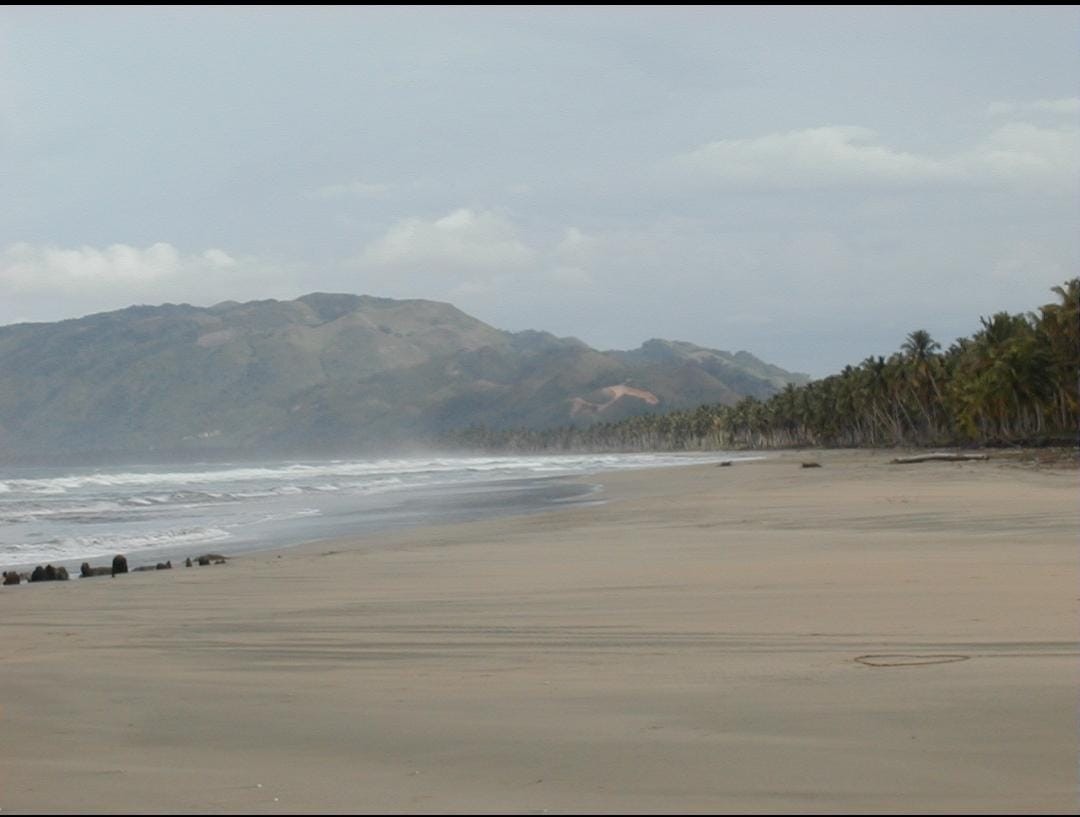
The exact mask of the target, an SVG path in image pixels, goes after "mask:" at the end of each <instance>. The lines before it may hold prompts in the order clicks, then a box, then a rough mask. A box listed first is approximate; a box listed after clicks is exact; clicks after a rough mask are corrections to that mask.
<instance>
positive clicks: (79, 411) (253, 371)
mask: <svg viewBox="0 0 1080 817" xmlns="http://www.w3.org/2000/svg"><path fill="white" fill-rule="evenodd" d="M807 379H808V378H806V376H804V375H797V374H792V373H790V372H785V371H784V370H782V369H778V368H776V367H775V366H770V365H768V364H765V363H762V362H761V361H760V360H758V359H757V358H755V357H753V356H752V355H750V354H748V353H746V352H738V353H736V354H734V355H732V354H729V353H727V352H719V351H715V350H710V349H702V348H701V347H697V346H693V345H692V344H688V343H679V342H671V341H661V340H652V341H649V342H648V343H646V344H644V345H643V346H642V347H641V348H640V349H637V350H634V351H629V352H619V351H611V352H600V351H597V350H595V349H592V348H590V347H589V346H587V345H586V344H584V343H582V342H581V341H579V340H576V339H573V338H558V337H555V336H554V335H551V334H548V333H546V332H532V331H529V332H517V333H512V332H504V331H501V330H498V329H495V328H493V327H491V326H488V325H487V324H485V323H482V322H481V321H478V320H476V319H475V318H472V317H470V316H468V315H466V314H465V313H463V312H461V311H460V310H458V309H455V308H454V307H453V306H451V305H449V304H444V303H437V302H433V301H422V300H408V301H396V300H391V299H387V298H373V297H368V296H356V295H333V294H324V293H314V294H311V295H305V296H304V297H302V298H298V299H297V300H295V301H286V302H281V301H274V300H267V301H254V302H251V303H236V302H232V301H229V302H225V303H221V304H218V305H216V306H213V307H209V308H199V307H193V306H189V305H186V304H181V305H174V304H166V305H164V306H132V307H129V308H127V309H122V310H119V311H116V312H107V313H102V314H97V315H90V316H88V317H85V318H79V319H77V320H67V321H61V322H58V323H39V324H17V325H13V326H5V327H0V456H2V457H3V458H4V459H8V460H9V461H10V460H14V459H19V460H35V459H60V458H65V457H80V458H87V457H91V458H92V457H100V456H111V455H116V456H128V457H139V456H145V457H153V456H158V457H169V456H177V455H184V456H213V455H222V456H225V455H227V456H237V455H254V454H261V453H282V452H294V453H301V452H303V453H311V454H326V453H332V452H342V451H349V450H352V451H359V450H371V449H373V448H390V447H394V446H400V445H403V444H406V443H408V442H410V441H416V440H423V439H425V438H430V437H431V436H432V435H437V434H439V433H442V432H446V431H450V430H453V429H458V428H462V427H465V426H473V425H485V426H488V427H491V428H510V427H530V428H544V427H551V426H557V425H565V424H568V423H572V424H588V423H594V422H597V421H598V420H604V421H608V420H618V419H623V418H626V417H629V416H633V415H636V414H642V413H651V412H662V411H669V410H671V409H675V408H680V407H688V406H694V405H698V404H700V403H705V402H714V403H715V402H720V403H725V404H731V403H734V402H735V401H737V400H738V399H740V398H741V397H743V396H745V395H753V396H756V397H762V398H764V397H768V396H770V395H772V394H774V393H776V392H777V391H778V390H779V389H781V388H782V387H783V386H784V385H785V384H787V383H795V384H801V383H804V382H806V381H807Z"/></svg>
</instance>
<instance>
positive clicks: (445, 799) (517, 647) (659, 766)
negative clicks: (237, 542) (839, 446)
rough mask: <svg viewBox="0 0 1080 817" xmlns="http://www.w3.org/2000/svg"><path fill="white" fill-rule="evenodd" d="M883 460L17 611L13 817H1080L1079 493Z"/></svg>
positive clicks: (1061, 481)
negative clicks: (1079, 670)
mask: <svg viewBox="0 0 1080 817" xmlns="http://www.w3.org/2000/svg"><path fill="white" fill-rule="evenodd" d="M893 453H895V452H888V453H887V454H874V453H868V452H865V451H858V450H856V451H817V450H814V451H810V450H802V451H789V452H779V453H778V455H777V456H774V457H770V458H769V459H765V460H755V461H751V462H745V463H736V464H735V466H734V467H731V468H719V467H716V466H715V465H701V466H684V467H680V468H667V469H658V470H655V471H621V472H608V473H605V474H603V475H601V476H600V477H599V478H597V480H598V481H600V482H602V483H603V484H604V486H605V488H604V493H605V498H606V501H605V503H604V504H594V505H587V506H584V507H573V506H571V507H567V508H562V509H557V510H551V511H545V512H544V513H541V514H536V515H530V516H525V517H502V518H496V519H487V520H482V521H473V522H465V523H459V524H448V525H436V526H430V527H418V528H410V529H408V530H401V531H393V532H385V533H380V534H375V535H371V536H364V537H362V538H355V537H344V538H337V539H332V540H323V541H320V542H309V543H307V544H304V545H299V546H296V547H292V548H288V549H286V550H283V551H264V552H260V553H257V554H255V553H252V554H246V555H244V556H242V557H238V558H236V559H232V560H230V562H229V564H227V565H225V566H220V567H214V568H211V569H208V570H204V569H199V570H188V571H183V570H181V571H179V572H178V573H177V572H176V571H175V569H174V571H173V574H174V575H171V576H168V575H167V576H161V575H156V574H149V575H148V574H145V573H139V574H132V575H129V576H125V577H122V579H123V580H122V581H116V582H104V581H102V582H87V583H83V582H76V583H74V586H71V587H67V588H65V591H62V592H52V591H50V590H48V589H47V588H48V587H49V585H45V586H44V588H45V590H44V592H32V593H27V592H20V593H11V592H4V591H12V590H18V588H3V589H2V590H0V604H7V607H6V608H5V612H6V621H7V622H8V627H7V635H8V639H9V644H10V645H12V647H11V648H10V649H9V650H7V651H6V652H5V654H4V655H3V657H2V658H0V662H2V663H3V671H2V672H0V718H2V720H3V728H2V729H0V734H2V735H3V738H2V739H0V757H2V762H3V765H4V767H5V769H6V774H5V785H4V788H3V790H0V808H3V809H4V810H5V811H7V812H9V813H10V812H13V811H14V812H23V813H25V812H45V811H60V812H74V811H77V812H82V813H86V812H106V811H117V812H121V813H123V812H134V811H151V812H167V811H173V812H175V811H188V812H191V811H195V812H202V813H224V812H238V811H251V812H256V813H287V812H296V811H300V812H308V813H310V812H356V811H367V812H372V811H375V812H378V811H382V812H394V813H410V812H431V811H440V812H446V811H449V812H455V813H457V812H466V811H477V812H481V813H491V812H514V813H521V812H532V813H536V812H540V811H544V810H546V811H552V812H573V811H586V812H592V813H596V812H612V811H615V812H618V811H622V812H627V811H630V812H642V811H644V812H667V813H673V812H680V811H687V812H713V813H715V812H735V811H750V812H759V813H760V812H776V811H783V812H801V813H805V812H806V811H808V810H809V811H814V812H851V811H853V810H865V811H868V812H874V813H887V812H901V813H905V812H906V813H910V812H912V811H915V812H924V811H946V810H952V811H961V812H979V813H987V812H1009V811H1018V812H1023V813H1035V812H1043V811H1053V812H1060V811H1069V812H1071V811H1075V810H1076V809H1077V805H1078V801H1077V799H1076V771H1075V770H1076V761H1077V745H1076V738H1075V736H1076V734H1077V713H1076V707H1075V691H1076V680H1077V679H1076V672H1075V668H1076V665H1077V661H1076V659H1077V658H1078V657H1080V647H1078V644H1077V634H1078V628H1077V621H1078V619H1077V612H1078V599H1077V593H1076V587H1077V584H1078V579H1080V554H1078V553H1077V548H1076V547H1075V537H1076V531H1077V530H1078V529H1080V508H1078V507H1077V503H1076V502H1075V489H1076V487H1077V479H1076V477H1077V474H1076V472H1075V471H1068V470H1058V469H1042V470H1037V469H1031V468H1026V467H1021V468H1016V467H1011V466H1010V465H1009V464H1008V463H1003V462H995V461H994V460H991V461H989V462H976V463H944V462H938V463H926V464H920V465H914V466H899V465H889V464H888V458H889V457H890V456H891V455H892V454H893ZM803 460H807V461H809V460H816V461H818V462H820V464H821V465H822V466H823V467H821V468H819V469H806V470H804V469H802V468H801V467H800V464H801V461H803ZM54 589H55V588H54ZM72 591H74V592H72ZM5 600H6V601H5Z"/></svg>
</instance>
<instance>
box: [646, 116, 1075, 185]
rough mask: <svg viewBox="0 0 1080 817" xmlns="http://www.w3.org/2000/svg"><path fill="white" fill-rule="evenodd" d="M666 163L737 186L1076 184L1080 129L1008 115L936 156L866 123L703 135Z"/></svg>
mask: <svg viewBox="0 0 1080 817" xmlns="http://www.w3.org/2000/svg"><path fill="white" fill-rule="evenodd" d="M1065 102H1068V100H1057V101H1046V104H1048V105H1049V104H1051V103H1053V104H1058V103H1061V105H1060V106H1059V107H1065V106H1064V103H1065ZM999 104H1000V105H1004V103H999ZM666 171H667V174H668V175H669V177H674V178H677V179H680V180H682V181H684V182H691V183H694V184H699V185H700V184H704V185H709V186H715V187H722V188H729V189H736V190H739V189H742V190H818V189H874V188H878V189H903V188H910V187H926V186H953V185H969V186H970V185H976V186H977V185H986V184H999V183H1007V184H1012V185H1036V186H1049V187H1060V186H1062V185H1066V186H1070V185H1071V186H1074V185H1075V184H1076V183H1077V182H1078V181H1080V130H1078V129H1077V128H1075V127H1040V126H1038V125H1033V124H1030V123H1027V122H1010V123H1007V124H1005V125H1002V126H1000V127H998V128H996V129H995V130H994V131H992V132H991V133H990V134H989V135H988V137H987V138H986V139H984V140H983V141H982V142H981V143H979V144H978V145H976V146H974V147H972V148H970V149H968V150H967V151H963V152H960V153H957V154H954V155H951V156H947V157H941V158H939V157H933V156H923V155H919V154H915V153H907V152H904V151H900V150H896V149H894V148H892V147H889V146H887V145H884V144H881V142H880V140H879V139H878V136H877V134H876V133H875V132H874V131H873V130H870V129H869V128H863V127H856V126H830V127H821V128H808V129H804V130H795V131H788V132H786V133H773V134H767V135H765V136H760V137H756V138H753V139H721V140H717V141H714V142H709V143H708V144H705V145H703V146H701V147H699V148H697V149H695V150H692V151H689V152H687V153H684V154H681V155H679V156H676V157H674V158H673V159H671V160H669V161H668V162H667V163H666Z"/></svg>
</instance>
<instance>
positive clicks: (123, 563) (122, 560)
mask: <svg viewBox="0 0 1080 817" xmlns="http://www.w3.org/2000/svg"><path fill="white" fill-rule="evenodd" d="M127 572H128V563H127V558H126V557H124V556H113V560H112V574H113V575H114V576H115V575H117V574H118V573H127Z"/></svg>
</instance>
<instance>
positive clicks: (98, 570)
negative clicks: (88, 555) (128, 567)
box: [79, 562, 113, 579]
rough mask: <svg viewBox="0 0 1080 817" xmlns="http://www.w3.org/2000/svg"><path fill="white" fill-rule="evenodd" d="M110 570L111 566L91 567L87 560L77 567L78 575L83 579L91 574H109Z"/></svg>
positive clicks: (110, 573)
mask: <svg viewBox="0 0 1080 817" xmlns="http://www.w3.org/2000/svg"><path fill="white" fill-rule="evenodd" d="M112 572H113V570H112V568H111V567H108V566H103V567H91V566H90V563H89V562H83V563H82V567H80V568H79V575H80V576H82V577H83V578H84V579H89V578H90V577H92V576H111V575H112Z"/></svg>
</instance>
